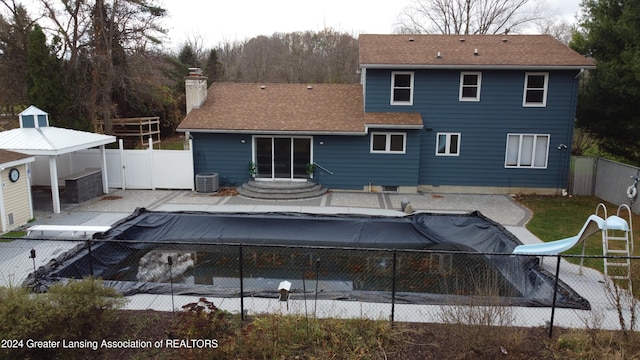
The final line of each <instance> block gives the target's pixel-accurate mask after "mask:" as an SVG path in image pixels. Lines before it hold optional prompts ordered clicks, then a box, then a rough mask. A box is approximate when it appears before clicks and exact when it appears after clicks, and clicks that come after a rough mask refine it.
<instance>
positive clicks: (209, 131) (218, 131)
mask: <svg viewBox="0 0 640 360" xmlns="http://www.w3.org/2000/svg"><path fill="white" fill-rule="evenodd" d="M176 131H178V132H185V133H189V132H192V133H197V134H199V133H202V134H251V135H264V136H274V134H275V135H282V136H285V137H287V136H302V137H304V136H313V135H337V136H361V135H367V131H366V129H364V130H362V131H344V132H340V131H334V132H332V131H302V130H300V131H273V130H230V129H227V130H225V129H176Z"/></svg>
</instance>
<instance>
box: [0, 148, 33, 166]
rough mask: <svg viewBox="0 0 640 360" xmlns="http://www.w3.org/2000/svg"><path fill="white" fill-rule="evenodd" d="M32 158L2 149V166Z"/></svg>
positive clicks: (0, 156) (0, 159)
mask: <svg viewBox="0 0 640 360" xmlns="http://www.w3.org/2000/svg"><path fill="white" fill-rule="evenodd" d="M30 157H32V155H25V154H21V153H18V152H15V151H10V150H5V149H0V164H6V163H10V162H14V161H18V160H23V159H27V158H30Z"/></svg>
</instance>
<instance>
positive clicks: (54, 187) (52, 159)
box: [49, 155, 60, 214]
mask: <svg viewBox="0 0 640 360" xmlns="http://www.w3.org/2000/svg"><path fill="white" fill-rule="evenodd" d="M49 174H50V175H51V197H52V199H53V212H54V213H56V214H59V213H60V189H59V188H58V163H57V161H56V155H49Z"/></svg>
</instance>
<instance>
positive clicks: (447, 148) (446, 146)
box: [436, 132, 462, 156]
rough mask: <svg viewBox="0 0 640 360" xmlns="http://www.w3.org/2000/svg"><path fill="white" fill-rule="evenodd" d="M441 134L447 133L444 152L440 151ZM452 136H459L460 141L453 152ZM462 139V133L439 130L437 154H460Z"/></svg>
mask: <svg viewBox="0 0 640 360" xmlns="http://www.w3.org/2000/svg"><path fill="white" fill-rule="evenodd" d="M441 135H445V136H446V140H445V147H444V151H445V152H444V153H440V152H438V149H439V146H438V145H439V144H440V136H441ZM452 136H457V137H458V143H457V148H456V152H455V153H452V152H450V151H449V150H450V148H451V137H452ZM461 139H462V134H461V133H455V132H439V133H437V134H436V156H460V140H461Z"/></svg>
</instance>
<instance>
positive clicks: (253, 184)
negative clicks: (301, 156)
mask: <svg viewBox="0 0 640 360" xmlns="http://www.w3.org/2000/svg"><path fill="white" fill-rule="evenodd" d="M326 192H327V189H326V188H324V187H322V186H321V185H318V184H316V183H314V182H312V181H254V180H251V181H249V182H247V183H244V184H242V185H241V186H239V187H238V193H239V194H240V195H242V196H246V197H250V198H254V199H264V200H298V199H309V198H314V197H318V196H322V195H324V194H325V193H326Z"/></svg>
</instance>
